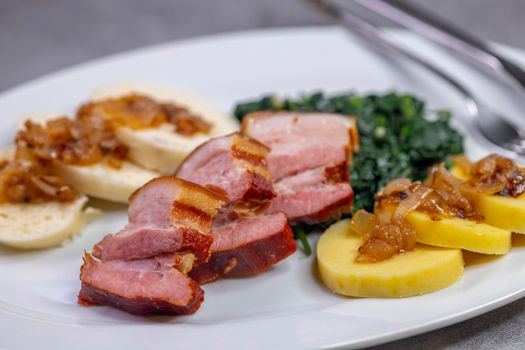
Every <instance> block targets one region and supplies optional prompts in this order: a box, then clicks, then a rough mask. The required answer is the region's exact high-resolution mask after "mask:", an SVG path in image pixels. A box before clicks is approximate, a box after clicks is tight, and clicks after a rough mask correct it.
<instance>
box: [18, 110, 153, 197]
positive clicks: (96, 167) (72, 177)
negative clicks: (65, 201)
mask: <svg viewBox="0 0 525 350" xmlns="http://www.w3.org/2000/svg"><path fill="white" fill-rule="evenodd" d="M55 118H57V115H56V114H39V115H34V116H29V117H26V118H24V120H23V121H22V122H21V123H20V126H19V129H20V130H21V129H22V128H23V127H24V126H23V125H24V122H25V121H27V120H30V121H32V122H34V123H37V124H45V123H46V122H47V121H49V120H52V119H55ZM52 168H53V172H54V173H55V174H56V175H58V176H59V177H60V178H62V179H63V180H64V182H65V183H67V184H68V185H71V186H72V187H73V188H74V189H75V190H76V191H77V192H79V193H83V194H86V195H88V196H91V197H96V198H100V199H104V200H108V201H112V202H119V203H127V202H128V197H129V196H130V195H131V194H132V193H133V192H134V191H135V190H136V189H137V188H139V187H141V186H142V185H144V184H145V183H146V182H148V181H149V180H151V179H154V178H156V177H158V176H159V174H158V173H156V172H153V171H150V170H147V169H144V168H142V167H140V166H138V165H136V164H133V163H132V162H130V161H128V160H124V161H122V163H121V164H120V167H118V168H115V167H112V166H110V165H108V164H107V163H106V162H99V163H95V164H90V165H73V164H67V163H65V162H62V161H58V160H55V161H53V164H52Z"/></svg>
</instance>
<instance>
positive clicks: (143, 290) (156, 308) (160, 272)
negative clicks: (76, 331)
mask: <svg viewBox="0 0 525 350" xmlns="http://www.w3.org/2000/svg"><path fill="white" fill-rule="evenodd" d="M173 264H176V262H175V261H172V260H171V259H170V258H166V257H161V258H150V259H145V260H131V261H124V260H111V261H105V262H102V261H100V260H98V259H96V258H94V257H92V256H91V255H89V254H87V253H86V254H85V255H84V264H83V265H82V267H81V271H80V280H81V281H82V287H81V290H80V293H79V295H78V300H79V303H81V304H84V305H109V306H113V307H115V308H118V309H121V310H124V311H126V312H129V313H132V314H136V315H160V314H166V315H184V314H192V313H194V312H195V311H197V309H198V308H199V307H200V305H201V303H202V301H203V299H204V291H203V290H202V289H201V288H200V287H199V285H198V284H197V283H195V282H194V281H193V280H192V279H191V278H189V277H188V276H186V275H185V274H183V273H182V272H180V271H179V270H178V269H176V268H174V267H173Z"/></svg>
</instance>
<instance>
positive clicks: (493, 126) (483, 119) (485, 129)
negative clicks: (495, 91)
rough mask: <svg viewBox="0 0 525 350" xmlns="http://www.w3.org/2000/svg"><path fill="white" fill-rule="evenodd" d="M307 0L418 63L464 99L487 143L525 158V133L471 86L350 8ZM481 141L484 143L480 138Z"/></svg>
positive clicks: (387, 49) (323, 0) (370, 40)
mask: <svg viewBox="0 0 525 350" xmlns="http://www.w3.org/2000/svg"><path fill="white" fill-rule="evenodd" d="M307 1H308V2H310V3H313V4H314V5H316V6H317V7H318V8H319V9H321V10H322V11H323V12H324V13H326V14H328V15H330V16H331V17H332V18H335V19H337V20H338V21H339V22H340V23H341V24H342V25H343V26H344V27H345V28H347V29H350V30H351V31H352V32H354V33H356V34H359V35H360V36H361V37H363V38H365V39H367V43H371V44H373V45H374V46H376V47H378V48H381V49H382V50H383V51H385V52H387V53H388V54H390V55H397V56H400V57H403V58H405V59H408V60H410V61H412V62H414V63H417V64H418V65H420V66H422V67H424V68H426V69H427V70H429V71H430V72H432V73H434V74H435V75H436V76H438V77H439V78H441V79H442V80H443V81H445V82H447V83H448V84H450V85H451V86H453V87H454V88H455V89H456V90H457V91H458V92H459V93H460V94H461V95H462V96H463V98H464V101H465V104H466V108H467V111H468V113H469V116H470V117H471V120H472V122H473V124H474V126H475V127H476V129H477V130H476V131H480V133H481V135H482V136H484V138H485V139H486V140H489V141H490V142H491V143H492V144H493V145H495V146H497V148H499V150H498V151H499V152H500V153H504V154H506V155H507V156H510V157H513V158H518V157H520V158H521V157H525V132H524V131H523V130H520V129H519V128H518V127H516V126H515V125H513V124H511V123H510V122H508V121H507V120H506V119H505V118H504V117H502V116H501V115H499V114H498V113H496V112H495V111H493V110H491V109H490V108H489V107H488V106H485V105H483V104H482V103H480V102H479V101H478V100H477V99H476V98H475V97H474V95H473V94H472V93H471V92H470V90H469V89H468V88H467V87H465V86H464V85H463V84H461V83H460V82H458V81H457V80H456V79H455V78H453V77H452V76H451V75H449V74H448V73H446V72H445V71H443V70H441V69H440V68H438V67H437V66H435V65H434V64H432V63H430V62H429V61H427V60H425V59H423V58H421V57H419V56H417V55H415V54H414V53H412V52H411V51H408V50H406V49H404V48H403V47H401V46H399V45H397V44H395V43H393V42H391V41H389V40H388V39H386V38H385V37H384V35H383V33H382V32H381V31H380V30H379V29H378V28H376V27H375V26H374V25H372V24H371V23H369V22H367V21H364V20H362V19H360V18H359V17H356V16H355V15H353V14H352V13H351V12H350V11H349V10H348V9H347V8H344V7H342V6H341V5H339V4H337V3H335V2H333V1H330V0H307ZM474 136H477V135H474ZM478 141H480V140H479V138H478ZM523 159H524V158H522V160H523Z"/></svg>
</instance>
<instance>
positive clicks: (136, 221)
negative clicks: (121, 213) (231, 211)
mask: <svg viewBox="0 0 525 350" xmlns="http://www.w3.org/2000/svg"><path fill="white" fill-rule="evenodd" d="M224 203H225V197H224V194H222V195H221V194H217V193H215V192H212V191H209V190H207V189H205V188H203V187H201V186H197V185H195V184H191V183H188V182H186V181H183V180H180V179H177V178H175V177H173V176H164V177H160V178H157V179H154V180H152V181H150V182H149V183H147V184H146V185H144V186H143V187H142V188H140V189H139V190H137V191H136V192H135V193H134V194H133V195H132V197H131V198H130V206H129V209H128V217H129V223H128V225H126V226H125V227H124V228H123V229H122V230H120V231H119V232H117V233H116V234H109V235H107V236H106V237H104V239H103V240H102V241H101V242H99V243H98V244H96V245H95V247H94V248H93V255H94V256H95V257H97V258H99V259H100V260H102V261H108V260H132V259H145V258H149V257H153V256H157V255H159V254H166V253H175V252H179V251H189V252H191V253H193V254H195V256H196V257H197V260H199V261H206V260H207V259H208V258H209V255H210V254H211V249H210V248H211V244H212V241H213V239H212V237H211V236H210V235H209V234H208V233H209V231H210V228H211V222H212V217H213V216H214V215H215V213H216V212H217V210H218V209H219V208H220V207H221V206H222V205H223V204H224Z"/></svg>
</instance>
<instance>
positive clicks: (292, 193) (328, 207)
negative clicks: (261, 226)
mask: <svg viewBox="0 0 525 350" xmlns="http://www.w3.org/2000/svg"><path fill="white" fill-rule="evenodd" d="M327 169H328V170H327ZM333 169H335V170H333ZM338 172H339V173H338ZM334 175H335V176H334ZM334 177H335V178H334ZM345 177H346V179H347V178H348V175H347V174H346V164H342V165H341V166H340V167H335V168H325V167H318V168H315V169H311V170H307V171H303V172H301V173H299V174H297V175H293V176H289V177H286V178H284V179H282V180H281V181H278V182H277V183H275V185H274V189H275V191H276V192H277V197H275V198H274V199H273V200H272V203H271V204H270V206H269V207H268V208H266V209H265V212H267V213H274V212H283V213H285V214H286V216H287V217H288V219H289V220H290V222H291V223H297V222H305V223H307V224H316V223H320V222H323V221H326V220H329V219H331V218H334V217H338V216H340V215H341V214H343V213H345V212H348V211H350V210H351V209H352V203H353V198H354V192H353V190H352V187H351V186H350V184H349V183H348V180H346V181H345ZM341 180H342V181H341Z"/></svg>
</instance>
